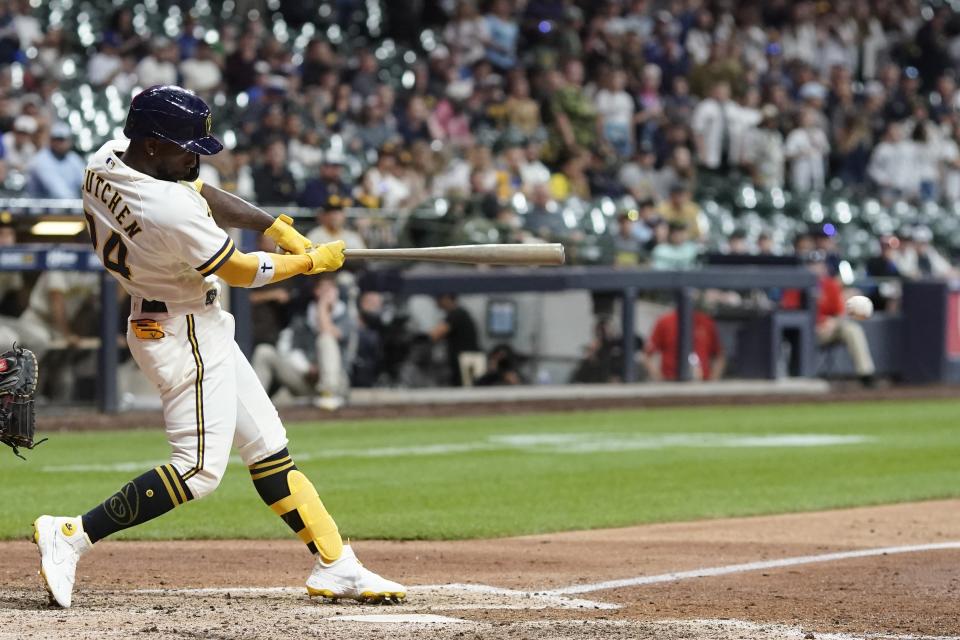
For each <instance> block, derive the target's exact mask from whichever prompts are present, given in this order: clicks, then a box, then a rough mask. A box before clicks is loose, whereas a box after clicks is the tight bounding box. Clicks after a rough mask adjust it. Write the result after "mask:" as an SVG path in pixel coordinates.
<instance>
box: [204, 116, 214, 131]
mask: <svg viewBox="0 0 960 640" xmlns="http://www.w3.org/2000/svg"><path fill="white" fill-rule="evenodd" d="M205 124H206V131H207V132H206V133H205V134H204V135H210V129H211V128H212V127H213V115H209V116H207V120H206V123H205Z"/></svg>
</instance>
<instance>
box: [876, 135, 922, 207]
mask: <svg viewBox="0 0 960 640" xmlns="http://www.w3.org/2000/svg"><path fill="white" fill-rule="evenodd" d="M911 161H912V159H911V154H910V153H909V148H908V145H907V144H906V143H905V142H904V140H903V133H902V129H901V128H900V124H899V123H896V122H891V123H890V124H889V125H887V128H886V131H885V133H884V135H883V140H881V141H880V144H878V145H877V146H876V147H874V149H873V153H872V154H871V156H870V164H869V166H868V167H867V175H869V176H870V179H871V180H873V182H874V184H875V185H876V186H877V187H879V188H880V190H881V195H882V196H883V197H884V198H886V199H889V198H892V197H897V196H900V195H903V194H906V193H907V192H909V191H910V190H911V189H912V183H913V179H912V175H913V173H914V171H913V168H912V167H911Z"/></svg>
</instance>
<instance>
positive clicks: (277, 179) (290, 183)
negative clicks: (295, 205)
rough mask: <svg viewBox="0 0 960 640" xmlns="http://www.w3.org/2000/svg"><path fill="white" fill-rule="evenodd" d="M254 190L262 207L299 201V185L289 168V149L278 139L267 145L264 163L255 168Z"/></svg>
mask: <svg viewBox="0 0 960 640" xmlns="http://www.w3.org/2000/svg"><path fill="white" fill-rule="evenodd" d="M253 188H254V190H255V191H256V194H257V202H258V203H259V204H262V205H272V204H274V205H275V204H290V203H292V202H295V201H296V199H297V185H296V182H295V181H294V178H293V174H292V173H290V169H288V168H287V148H286V145H285V144H284V141H283V140H280V139H277V140H274V141H272V142H270V143H269V144H268V145H267V148H266V151H265V153H264V158H263V161H262V162H261V163H259V164H257V165H254V168H253Z"/></svg>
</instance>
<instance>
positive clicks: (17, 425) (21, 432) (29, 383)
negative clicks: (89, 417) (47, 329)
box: [0, 344, 46, 458]
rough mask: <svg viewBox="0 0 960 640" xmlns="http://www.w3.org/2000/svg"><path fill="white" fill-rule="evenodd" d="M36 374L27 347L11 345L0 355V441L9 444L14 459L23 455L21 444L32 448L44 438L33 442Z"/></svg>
mask: <svg viewBox="0 0 960 640" xmlns="http://www.w3.org/2000/svg"><path fill="white" fill-rule="evenodd" d="M37 373H38V367H37V356H35V355H34V354H33V352H32V351H30V350H29V349H24V348H23V347H18V346H17V345H16V344H14V345H13V349H11V350H9V351H7V352H5V353H3V354H0V442H2V443H3V444H5V445H7V446H9V447H11V448H12V449H13V453H14V455H16V456H17V457H18V458H23V456H22V455H20V448H21V447H22V448H24V449H33V448H34V447H35V446H37V445H38V444H40V443H41V442H44V441H45V440H46V438H44V439H43V440H41V441H40V442H34V441H33V432H34V430H35V429H36V422H35V417H34V414H33V394H34V393H35V392H36V390H37Z"/></svg>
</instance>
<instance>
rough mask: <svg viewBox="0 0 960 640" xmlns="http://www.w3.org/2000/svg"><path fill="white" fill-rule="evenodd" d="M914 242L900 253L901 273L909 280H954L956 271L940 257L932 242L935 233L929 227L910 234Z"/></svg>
mask: <svg viewBox="0 0 960 640" xmlns="http://www.w3.org/2000/svg"><path fill="white" fill-rule="evenodd" d="M910 239H911V240H912V242H910V243H909V244H905V246H904V247H903V250H902V251H901V253H900V260H899V268H900V273H902V274H903V275H905V276H906V277H908V278H954V277H956V275H957V271H956V269H954V268H953V265H951V264H950V261H949V260H947V259H946V258H944V257H943V256H942V255H940V252H939V251H937V250H936V249H935V248H934V247H933V245H932V244H931V242H932V241H933V233H932V232H931V231H930V229H928V228H927V227H917V228H915V229H913V232H912V233H911V234H910Z"/></svg>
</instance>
